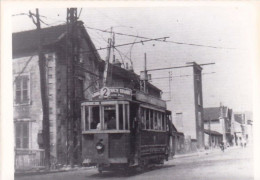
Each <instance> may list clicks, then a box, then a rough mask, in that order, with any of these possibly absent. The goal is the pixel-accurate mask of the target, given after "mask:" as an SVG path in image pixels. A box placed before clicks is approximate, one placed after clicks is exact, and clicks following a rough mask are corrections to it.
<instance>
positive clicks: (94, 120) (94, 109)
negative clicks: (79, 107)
mask: <svg viewBox="0 0 260 180" xmlns="http://www.w3.org/2000/svg"><path fill="white" fill-rule="evenodd" d="M89 113H90V116H89V117H90V121H89V122H90V129H101V125H100V117H99V106H90V107H89Z"/></svg>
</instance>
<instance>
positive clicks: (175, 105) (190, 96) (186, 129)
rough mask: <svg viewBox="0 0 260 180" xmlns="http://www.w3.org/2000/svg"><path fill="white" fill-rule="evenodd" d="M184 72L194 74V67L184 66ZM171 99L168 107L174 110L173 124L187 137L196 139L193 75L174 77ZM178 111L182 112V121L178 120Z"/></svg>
mask: <svg viewBox="0 0 260 180" xmlns="http://www.w3.org/2000/svg"><path fill="white" fill-rule="evenodd" d="M182 73H183V74H192V73H193V68H192V67H188V68H183V70H182ZM171 85H172V88H171V89H172V92H171V101H169V102H167V107H168V109H169V110H171V111H172V116H173V124H174V125H175V127H176V128H177V130H178V131H180V132H183V133H184V135H185V138H186V137H188V136H189V137H191V138H192V139H196V119H195V118H196V117H195V106H194V103H195V102H194V82H193V77H192V76H187V77H182V78H173V80H172V83H171ZM176 113H182V123H180V122H177V118H175V117H176Z"/></svg>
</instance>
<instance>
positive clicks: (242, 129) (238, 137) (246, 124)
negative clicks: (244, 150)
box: [232, 113, 253, 145]
mask: <svg viewBox="0 0 260 180" xmlns="http://www.w3.org/2000/svg"><path fill="white" fill-rule="evenodd" d="M251 118H252V115H251V114H250V113H235V114H234V121H233V122H232V124H233V131H234V135H235V138H234V143H235V144H236V145H241V143H242V142H243V141H246V142H247V143H252V141H253V127H252V126H253V121H252V119H251Z"/></svg>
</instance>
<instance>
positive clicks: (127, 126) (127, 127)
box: [124, 104, 129, 130]
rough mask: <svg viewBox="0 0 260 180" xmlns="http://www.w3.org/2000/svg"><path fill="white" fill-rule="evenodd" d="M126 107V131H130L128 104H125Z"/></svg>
mask: <svg viewBox="0 0 260 180" xmlns="http://www.w3.org/2000/svg"><path fill="white" fill-rule="evenodd" d="M124 107H125V129H126V130H128V129H129V125H128V104H125V105H124Z"/></svg>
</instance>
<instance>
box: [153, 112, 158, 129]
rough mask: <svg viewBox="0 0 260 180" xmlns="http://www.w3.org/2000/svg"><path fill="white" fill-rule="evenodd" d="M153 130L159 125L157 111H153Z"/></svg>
mask: <svg viewBox="0 0 260 180" xmlns="http://www.w3.org/2000/svg"><path fill="white" fill-rule="evenodd" d="M153 129H154V130H158V129H159V126H158V113H157V111H154V127H153Z"/></svg>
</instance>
